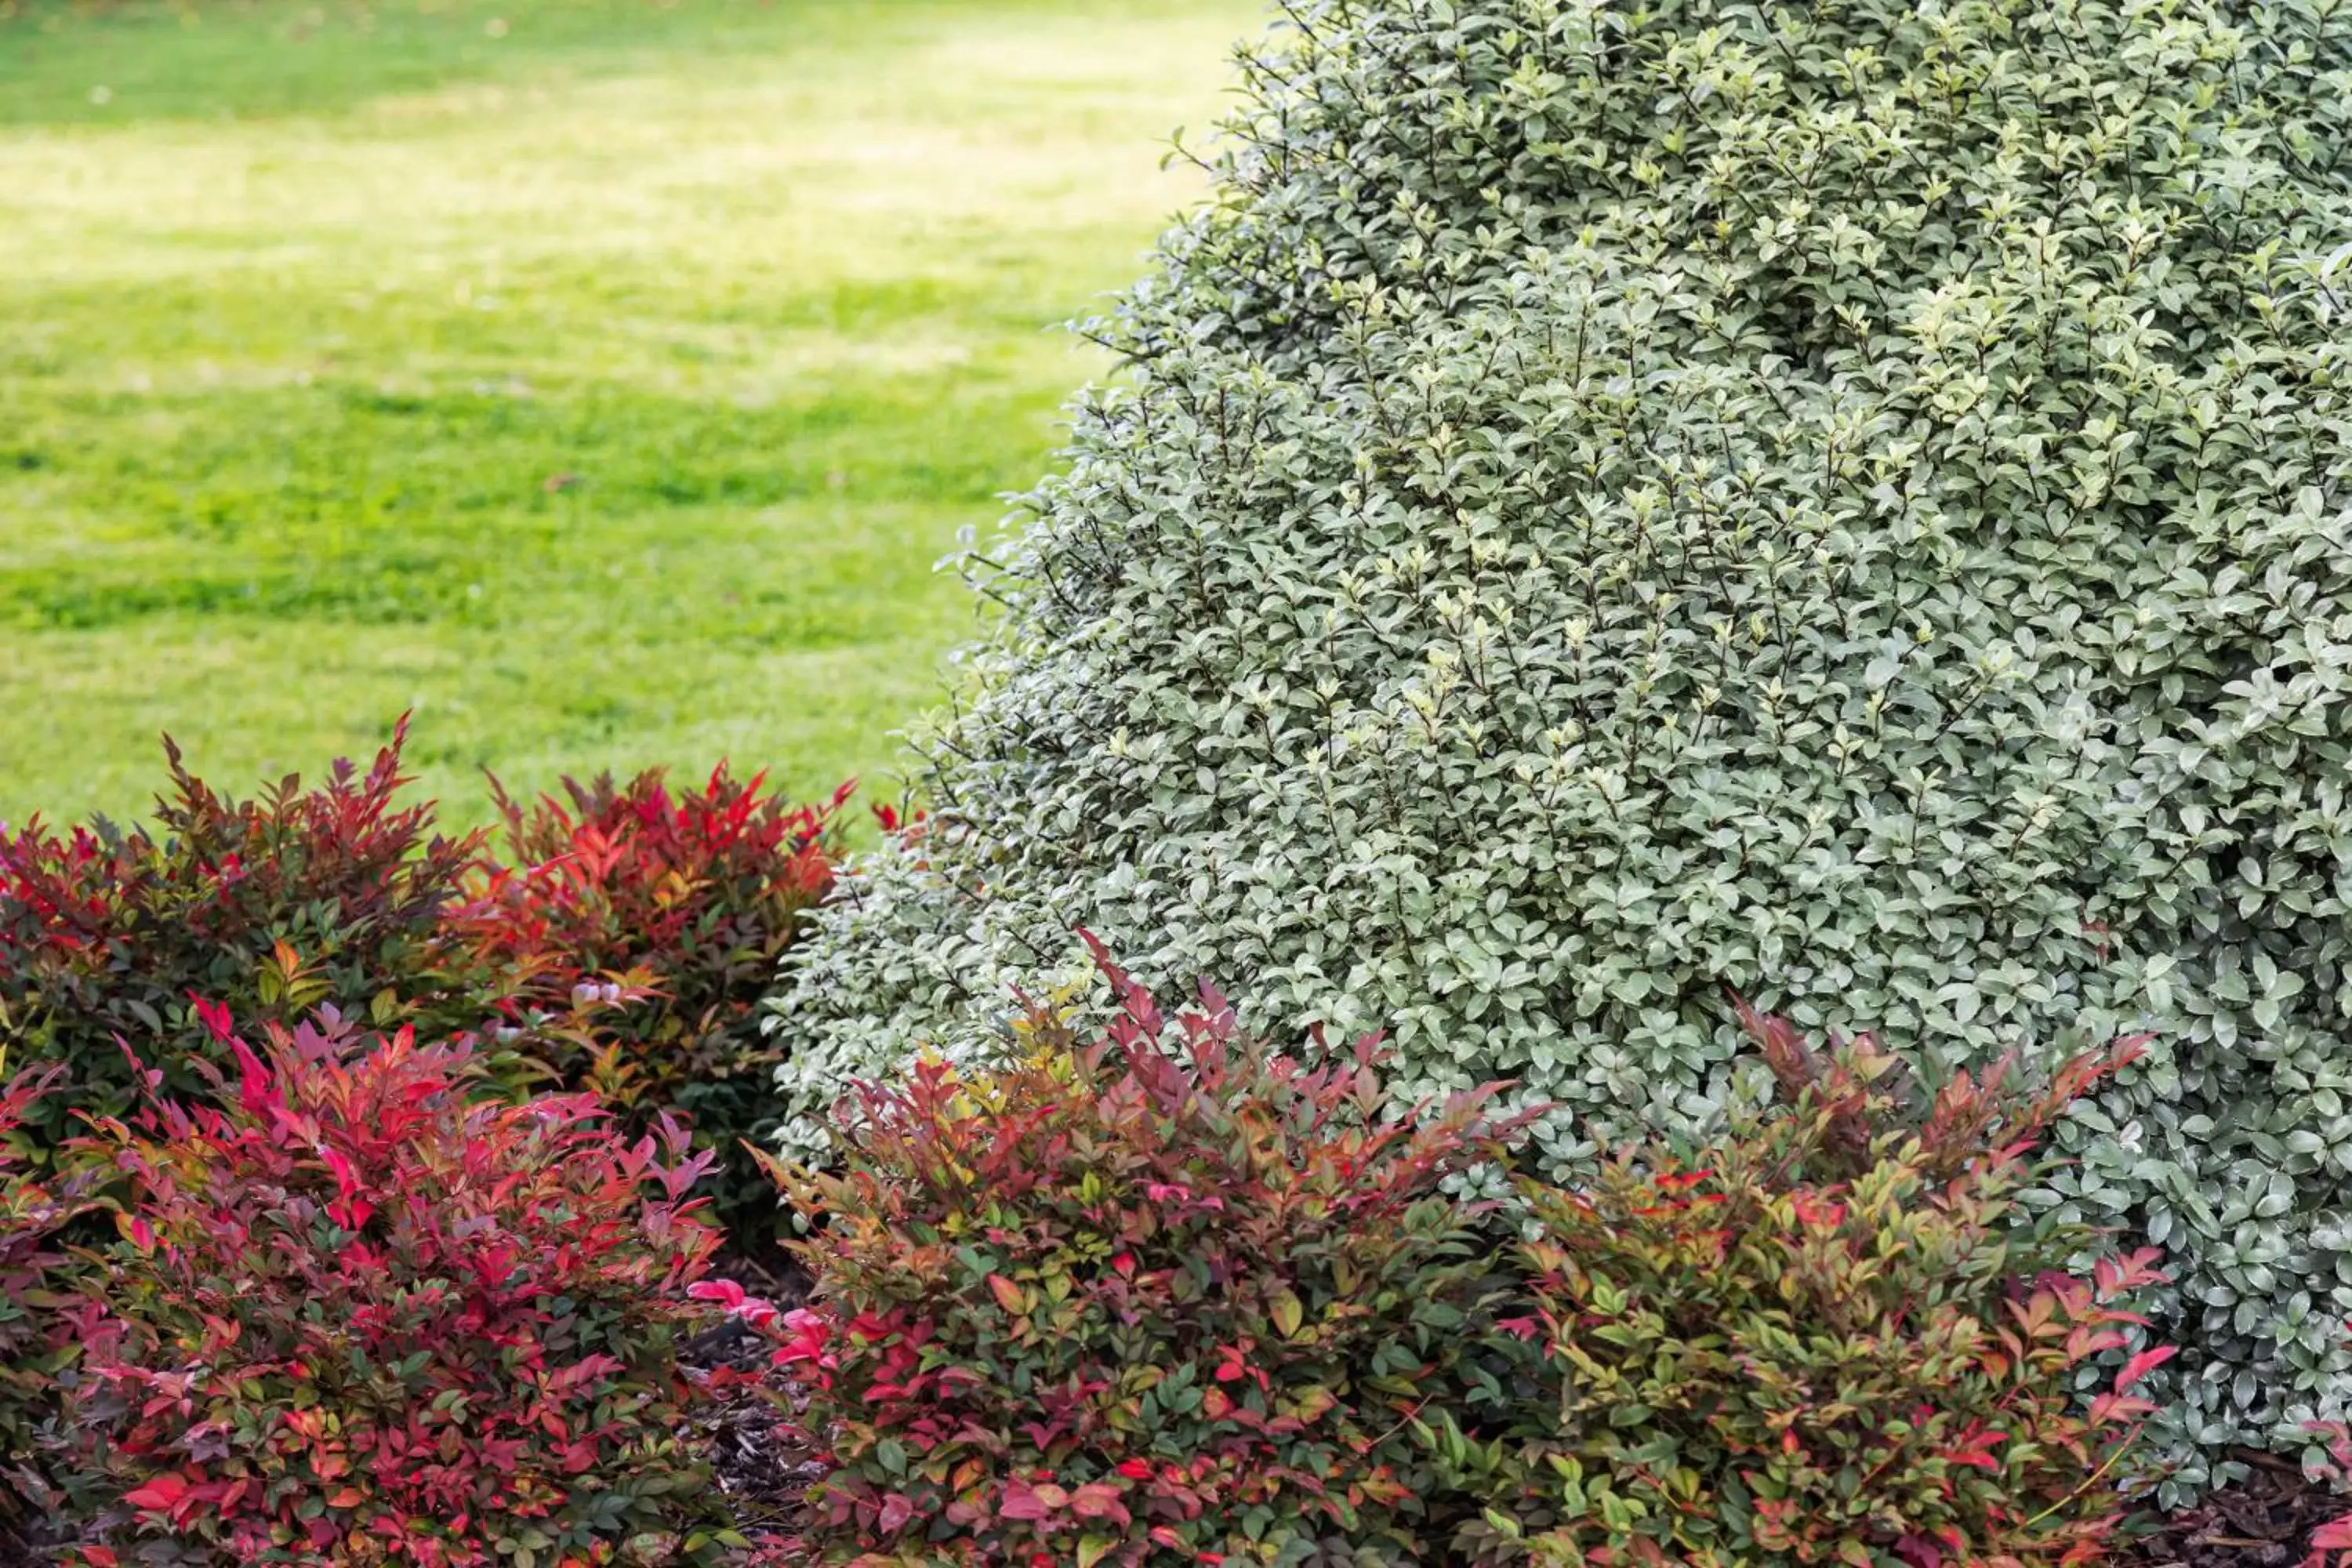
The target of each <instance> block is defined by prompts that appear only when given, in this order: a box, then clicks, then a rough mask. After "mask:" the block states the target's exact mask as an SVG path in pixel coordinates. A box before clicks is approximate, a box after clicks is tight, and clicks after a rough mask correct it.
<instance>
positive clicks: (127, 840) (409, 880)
mask: <svg viewBox="0 0 2352 1568" xmlns="http://www.w3.org/2000/svg"><path fill="white" fill-rule="evenodd" d="M406 733H407V725H406V721H402V722H401V724H400V725H399V727H398V728H396V729H395V731H394V735H393V739H392V742H391V743H390V744H389V745H387V746H386V747H385V748H384V749H383V752H381V753H380V754H379V755H378V756H377V758H376V760H375V763H374V765H373V767H372V768H370V769H369V770H368V771H367V772H366V773H364V774H361V773H357V772H356V771H355V770H354V769H353V768H352V766H351V764H349V763H337V764H335V767H334V769H333V771H332V772H331V773H330V775H329V777H328V779H327V782H326V783H325V784H323V785H320V786H319V787H317V788H313V789H308V790H306V789H304V788H303V787H302V785H301V783H300V781H299V779H298V778H295V777H291V776H289V777H288V778H287V779H285V780H284V781H282V782H281V783H279V784H277V785H276V786H275V787H273V788H270V789H268V790H266V791H265V792H264V793H263V794H262V795H261V797H260V798H259V799H258V800H253V801H237V800H232V799H229V798H227V797H226V796H223V795H218V794H215V792H214V791H213V790H212V789H211V788H209V787H208V786H206V785H205V784H204V783H203V782H202V781H201V780H199V779H197V778H196V777H195V776H194V774H192V773H189V772H188V770H187V769H186V767H185V766H184V765H183V763H182V762H181V759H180V752H179V751H178V749H177V748H176V747H174V746H173V744H172V743H171V742H170V741H169V740H166V741H165V742H164V750H165V754H166V758H167V761H168V763H169V765H170V769H171V778H172V788H171V792H170V794H169V795H166V796H164V797H163V799H161V800H159V801H158V802H157V805H156V816H157V824H156V826H155V828H154V829H153V830H152V831H150V830H148V829H145V828H140V829H136V830H134V831H131V832H129V833H122V832H118V831H116V830H114V829H113V828H112V827H110V826H108V825H106V824H105V823H102V822H101V823H99V824H96V825H93V826H85V827H79V828H76V829H75V830H74V831H73V832H71V833H70V834H68V835H64V836H60V835H58V834H56V833H53V832H51V831H50V830H49V829H48V828H47V827H45V826H42V824H41V823H40V822H39V820H38V819H36V820H35V821H33V822H32V823H31V824H29V825H27V826H26V827H25V828H24V829H22V830H21V831H19V832H16V833H13V834H11V833H7V832H5V831H0V1038H6V1039H8V1040H10V1041H12V1042H14V1043H15V1044H16V1046H17V1047H18V1048H19V1055H20V1060H21V1061H22V1062H23V1063H25V1064H26V1065H34V1066H37V1065H39V1064H42V1063H44V1062H55V1063H58V1064H59V1065H61V1066H62V1067H63V1068H64V1069H65V1076H64V1078H63V1079H62V1080H61V1081H60V1082H58V1084H57V1085H55V1086H54V1088H53V1089H51V1091H50V1092H49V1093H47V1094H46V1095H45V1096H43V1098H42V1100H41V1101H40V1103H39V1105H38V1106H37V1108H36V1109H35V1110H33V1111H32V1112H31V1117H30V1128H31V1131H33V1132H34V1133H36V1134H37V1139H38V1141H39V1142H43V1143H45V1144H47V1145H49V1146H52V1147H53V1146H54V1145H55V1144H56V1143H57V1142H58V1141H60V1140H61V1139H63V1138H64V1137H65V1136H67V1135H68V1131H69V1130H70V1129H71V1127H72V1120H71V1119H72V1115H73V1113H74V1112H75V1111H78V1110H87V1111H91V1112H94V1113H98V1114H103V1115H116V1116H119V1115H121V1114H123V1113H124V1112H125V1111H127V1110H129V1109H130V1107H131V1105H132V1103H133V1102H134V1100H135V1099H136V1093H135V1085H134V1083H133V1079H132V1074H131V1069H130V1067H129V1064H128V1062H127V1060H126V1058H125V1057H124V1054H123V1051H122V1049H121V1047H120V1046H119V1045H118V1044H117V1043H116V1041H117V1039H118V1038H120V1039H121V1040H125V1041H128V1042H130V1043H131V1044H132V1045H134V1046H135V1047H137V1049H138V1051H139V1053H140V1056H141V1057H142V1059H144V1060H145V1061H147V1062H149V1063H150V1064H152V1068H154V1069H155V1070H158V1071H161V1072H162V1073H163V1075H164V1080H165V1083H166V1085H167V1087H168V1088H169V1089H170V1090H171V1091H172V1092H173V1093H175V1094H183V1095H186V1094H194V1093H200V1092H202V1090H203V1089H204V1087H205V1084H204V1079H203V1077H202V1075H201V1074H200V1073H199V1072H197V1070H196V1068H195V1064H196V1063H198V1062H200V1061H203V1060H205V1059H207V1058H210V1059H212V1060H214V1061H215V1062H216V1063H222V1064H225V1063H226V1060H227V1058H226V1056H225V1055H223V1054H222V1052H221V1049H220V1047H219V1043H218V1035H217V1032H216V1031H215V1030H213V1029H211V1028H210V1027H208V1026H206V1025H205V1022H204V1020H203V1019H202V1018H201V1017H199V1016H198V1015H197V1009H196V999H197V998H199V997H202V998H205V1000H206V1001H208V1002H210V1003H213V1004H216V1005H222V1006H225V1007H226V1008H227V1009H229V1010H230V1011H231V1012H233V1013H234V1014H235V1015H236V1017H237V1018H239V1019H240V1020H243V1021H245V1022H246V1023H247V1024H249V1025H254V1026H259V1025H262V1024H266V1023H271V1022H277V1023H288V1024H290V1023H292V1022H294V1021H295V1020H296V1019H298V1018H299V1017H302V1016H305V1015H307V1014H308V1013H309V1012H310V1010H311V1009H312V1008H314V1007H316V1006H318V1005H320V1004H322V1003H331V1004H333V1005H335V1006H337V1007H338V1008H340V1009H341V1010H342V1011H343V1012H344V1013H345V1014H347V1015H351V1016H366V1017H369V1018H371V1019H372V1020H373V1021H374V1022H375V1023H376V1024H377V1025H379V1026H383V1027H392V1026H397V1025H400V1024H404V1023H414V1024H417V1025H419V1026H422V1027H424V1028H425V1030H426V1031H427V1032H428V1033H436V1032H439V1031H442V1030H446V1029H447V1028H452V1027H465V1026H471V1025H473V1024H476V1023H478V1022H479V1021H480V1020H481V1019H483V1018H484V1017H486V1016H488V1008H487V1006H486V1005H485V998H484V995H483V992H484V989H485V986H486V984H488V982H487V981H486V980H485V978H484V977H482V976H480V975H478V974H474V973H467V972H464V971H463V970H462V969H458V970H453V969H452V968H451V967H450V966H449V964H448V963H447V962H446V961H447V959H448V957H449V956H450V950H449V949H448V948H447V946H446V943H444V942H443V941H442V933H441V925H442V920H443V917H444V916H445V915H446V913H447V912H448V911H450V910H452V909H454V908H456V907H457V905H458V903H459V902H460V901H461V900H462V898H463V895H464V891H465V881H466V878H467V873H468V872H469V870H470V869H471V868H472V867H473V866H474V865H475V863H476V861H477V860H478V858H479V855H480V846H481V837H480V836H479V835H477V836H474V837H464V838H456V839H452V838H447V837H441V836H439V835H437V834H436V833H435V832H434V831H433V812H432V807H431V806H430V805H413V806H404V805H399V804H397V802H396V800H395V796H396V795H398V793H399V791H400V789H401V787H402V786H403V785H404V784H405V783H406V782H407V781H406V780H405V779H404V777H403V776H402V774H401V772H400V750H401V746H402V743H403V742H404V739H405V737H406Z"/></svg>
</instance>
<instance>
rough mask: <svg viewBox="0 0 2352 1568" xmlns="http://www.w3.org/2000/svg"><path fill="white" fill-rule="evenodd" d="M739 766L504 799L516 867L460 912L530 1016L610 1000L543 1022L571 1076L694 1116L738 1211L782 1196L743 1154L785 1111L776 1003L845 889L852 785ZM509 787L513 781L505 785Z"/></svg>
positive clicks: (726, 1203)
mask: <svg viewBox="0 0 2352 1568" xmlns="http://www.w3.org/2000/svg"><path fill="white" fill-rule="evenodd" d="M764 779H765V775H762V774H755V775H754V776H753V777H751V778H750V779H748V780H740V781H739V780H736V779H734V778H731V777H730V776H729V774H728V771H727V767H726V765H725V764H724V763H721V764H720V765H719V768H718V769H717V770H716V771H714V772H713V773H711V775H710V777H709V779H708V780H707V781H706V782H705V783H704V784H703V785H702V787H701V788H700V789H698V790H692V789H688V790H673V789H671V788H670V787H669V785H668V784H667V783H666V782H665V781H664V777H663V774H662V773H661V772H660V771H659V770H657V769H656V770H653V771H649V772H646V773H640V774H638V775H637V776H636V777H635V779H632V780H631V781H630V782H629V783H628V784H626V785H625V786H620V785H615V784H614V782H613V780H612V778H611V777H610V776H609V775H604V776H600V777H598V778H597V779H596V780H595V781H594V782H593V783H592V784H579V783H576V782H574V781H572V780H570V779H566V780H565V781H564V782H563V791H564V795H565V797H566V798H565V799H562V800H558V799H556V798H555V797H553V796H551V795H547V796H541V798H540V799H539V800H538V801H537V802H536V803H534V804H533V805H530V806H528V807H526V806H524V805H520V804H519V803H517V802H516V801H514V800H513V799H511V798H510V797H509V796H508V795H506V793H505V792H504V791H503V790H499V794H498V799H499V811H500V813H501V815H502V816H504V818H505V821H506V838H507V845H508V850H509V857H510V858H511V861H512V864H511V866H509V867H506V868H493V869H491V870H490V871H489V872H488V874H487V878H486V881H485V883H484V885H483V886H481V887H480V888H478V889H477V896H476V897H475V898H474V899H473V900H471V902H470V903H469V904H468V906H467V908H466V909H465V910H463V911H462V912H461V913H460V914H458V915H457V917H456V918H455V919H454V920H453V921H452V922H451V927H450V929H451V931H452V935H453V939H454V941H455V942H456V943H457V946H458V947H459V948H461V949H462V950H463V951H464V952H465V953H466V954H467V961H468V962H469V963H473V964H476V965H478V966H481V967H486V968H489V969H493V970H496V971H498V972H499V973H501V975H502V976H503V977H504V979H503V982H502V984H503V987H504V989H505V990H506V991H507V992H508V993H509V1000H508V1002H507V1003H506V1007H507V1010H508V1011H509V1014H510V1015H512V1016H515V1017H516V1018H518V1019H528V1018H533V1017H537V1018H542V1019H543V1018H549V1017H555V1016H564V1015H568V1014H570V1013H572V1011H573V1010H574V1009H575V1008H576V1007H577V1006H578V1005H580V1004H581V1003H582V1002H583V1000H584V1001H589V1002H602V1003H603V1004H604V1005H600V1006H598V1007H597V1009H596V1011H595V1012H594V1013H593V1016H592V1017H591V1018H590V1019H589V1020H588V1021H587V1023H586V1025H585V1026H584V1027H583V1028H573V1029H569V1030H549V1029H543V1028H542V1029H540V1030H537V1031H535V1035H536V1036H537V1037H538V1043H539V1044H540V1046H541V1049H542V1050H543V1051H544V1052H545V1053H546V1054H548V1055H549V1056H551V1058H552V1059H551V1061H550V1062H549V1064H548V1065H549V1066H551V1068H553V1069H554V1072H555V1074H556V1077H557V1079H558V1080H559V1081H560V1082H561V1083H562V1085H563V1086H564V1087H566V1088H570V1089H591V1090H593V1091H594V1092H595V1093H597V1094H598V1095H600V1096H601V1097H603V1098H604V1100H605V1101H606V1102H607V1103H608V1104H611V1105H614V1107H616V1108H618V1109H620V1110H623V1111H624V1112H625V1113H627V1114H630V1115H632V1116H633V1117H637V1118H640V1119H641V1117H642V1115H643V1114H649V1113H651V1112H653V1111H656V1110H670V1111H677V1112H678V1113H681V1114H683V1115H685V1116H687V1117H688V1118H690V1120H691V1121H692V1123H693V1126H694V1129H695V1131H696V1133H697V1136H698V1142H701V1143H703V1145H704V1146H705V1147H709V1148H714V1149H717V1150H719V1152H720V1153H721V1156H722V1158H723V1159H724V1160H726V1161H727V1162H728V1163H729V1164H728V1170H729V1173H730V1177H729V1179H728V1180H726V1181H724V1182H722V1183H721V1184H720V1187H719V1204H720V1207H721V1209H722V1210H723V1211H725V1213H726V1216H727V1217H728V1218H730V1221H731V1220H735V1219H737V1218H740V1217H748V1216H746V1215H742V1214H741V1213H740V1212H739V1211H743V1210H746V1209H748V1208H749V1207H751V1205H755V1204H756V1205H757V1207H758V1208H759V1209H761V1211H763V1212H764V1213H768V1214H772V1212H773V1210H774V1206H775V1205H774V1198H773V1194H772V1191H771V1190H770V1189H769V1188H768V1187H767V1185H766V1184H765V1183H764V1182H763V1181H762V1180H761V1178H760V1175H759V1172H758V1169H757V1167H756V1166H755V1165H754V1164H753V1163H751V1160H750V1158H749V1157H748V1156H746V1155H744V1154H742V1153H741V1152H740V1150H739V1149H738V1143H739V1142H740V1141H741V1140H744V1139H751V1140H753V1141H758V1140H760V1139H761V1137H762V1136H763V1135H764V1134H765V1133H766V1132H767V1131H768V1130H769V1128H770V1127H771V1126H772V1119H773V1116H774V1101H775V1096H774V1093H773V1090H772V1079H773V1077H774V1069H775V1066H776V1063H777V1061H778V1060H779V1059H780V1053H781V1047H779V1046H778V1045H776V1044H775V1043H774V1042H773V1041H772V1040H771V1039H770V1038H769V1037H766V1036H765V1035H763V1034H762V1032H761V1027H760V1024H761V1019H760V1015H759V1011H758V1009H759V1005H760V1002H761V997H762V996H763V995H764V994H765V993H766V992H767V991H768V990H769V989H771V987H772V983H773V980H774V977H775V972H776V962H777V960H778V959H779V958H780V957H781V956H782V953H783V952H784V950H785V948H787V947H788V946H789V945H791V943H792V942H793V939H794V938H795V937H796V936H797V935H798V934H799V931H800V927H801V921H802V917H803V914H804V913H805V912H806V911H807V910H809V909H811V908H813V907H814V905H815V904H817V903H818V902H819V901H820V900H823V899H824V896H825V893H826V891H827V890H828V889H830V888H831V887H832V884H833V868H834V861H835V845H836V842H837V833H836V830H835V818H836V816H837V815H838V813H839V810H840V807H841V805H842V804H843V802H845V800H846V799H847V798H848V796H849V793H850V787H851V786H849V785H847V784H844V785H843V786H842V787H841V788H840V789H839V790H836V791H835V793H834V795H833V796H832V798H831V799H829V800H827V801H825V802H824V803H823V804H821V805H814V806H795V805H789V804H787V803H785V802H784V801H782V800H780V799H778V798H777V797H775V796H773V795H765V794H763V793H762V792H761V786H762V784H763V783H764ZM493 782H494V784H495V781H493Z"/></svg>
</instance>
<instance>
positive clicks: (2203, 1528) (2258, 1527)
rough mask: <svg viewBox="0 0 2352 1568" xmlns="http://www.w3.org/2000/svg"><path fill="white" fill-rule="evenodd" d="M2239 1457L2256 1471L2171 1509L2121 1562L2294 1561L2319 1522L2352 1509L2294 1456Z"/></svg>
mask: <svg viewBox="0 0 2352 1568" xmlns="http://www.w3.org/2000/svg"><path fill="white" fill-rule="evenodd" d="M2238 1457H2239V1458H2242V1459H2244V1460H2245V1461H2246V1462H2247V1463H2248V1464H2249V1465H2250V1466H2252V1468H2253V1472H2254V1473H2253V1475H2252V1478H2250V1479H2247V1480H2244V1481H2241V1482H2240V1483H2239V1484H2237V1485H2236V1486H2233V1487H2229V1488H2226V1489H2223V1490H2221V1491H2218V1492H2215V1493H2214V1494H2213V1495H2212V1496H2211V1497H2210V1498H2207V1499H2206V1500H2204V1501H2203V1502H2201V1503H2200V1504H2198V1505H2197V1506H2196V1507H2195V1508H2191V1509H2186V1510H2182V1511H2181V1512H2179V1513H2176V1514H2172V1515H2169V1516H2168V1517H2167V1518H2166V1519H2165V1520H2164V1521H2163V1522H2162V1524H2161V1525H2160V1526H2159V1527H2158V1530H2157V1531H2156V1532H2155V1533H2154V1534H2152V1535H2148V1536H2145V1537H2143V1538H2141V1539H2140V1540H2138V1541H2137V1542H2134V1543H2133V1544H2132V1546H2131V1547H2130V1548H2129V1549H2128V1550H2127V1551H2126V1552H2123V1553H2122V1554H2121V1557H2120V1562H2121V1565H2122V1568H2294V1564H2296V1563H2301V1562H2302V1561H2303V1560H2304V1558H2305V1556H2306V1555H2307V1554H2308V1553H2309V1552H2310V1549H2311V1532H2312V1531H2314V1530H2316V1529H2317V1528H2318V1527H2319V1526H2321V1525H2323V1524H2325V1523H2326V1522H2327V1521H2329V1520H2331V1519H2341V1518H2343V1517H2344V1515H2345V1514H2346V1513H2347V1512H2352V1500H2347V1498H2345V1497H2344V1495H2343V1494H2342V1493H2340V1492H2336V1491H2334V1490H2331V1489H2328V1488H2327V1487H2326V1486H2324V1485H2321V1484H2319V1483H2317V1482H2315V1481H2310V1480H2306V1479H2304V1475H2303V1471H2302V1469H2301V1468H2299V1467H2297V1466H2296V1465H2295V1464H2294V1463H2293V1462H2292V1461H2291V1460H2287V1459H2282V1458H2278V1457H2277V1456H2276V1455H2274V1454H2256V1453H2251V1452H2249V1453H2242V1454H2240V1455H2239V1456H2238Z"/></svg>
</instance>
